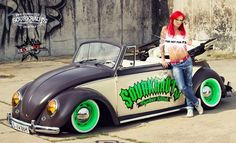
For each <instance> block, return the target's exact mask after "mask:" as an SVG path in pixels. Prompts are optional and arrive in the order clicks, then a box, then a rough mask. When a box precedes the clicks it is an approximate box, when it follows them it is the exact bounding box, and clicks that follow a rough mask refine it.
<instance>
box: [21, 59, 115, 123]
mask: <svg viewBox="0 0 236 143" xmlns="http://www.w3.org/2000/svg"><path fill="white" fill-rule="evenodd" d="M112 73H113V72H112V70H111V69H108V68H104V67H101V66H94V65H82V64H79V65H75V64H71V65H69V66H65V67H62V68H59V69H56V70H53V71H50V72H47V73H45V74H43V75H41V76H40V77H38V78H37V79H35V80H34V81H33V82H32V83H31V84H30V85H29V86H28V87H27V88H26V90H25V92H24V93H23V100H22V104H21V106H22V108H21V110H22V111H21V117H20V118H21V119H22V120H25V121H31V120H36V118H37V117H38V116H39V114H40V113H41V112H42V110H43V109H45V107H46V105H47V103H48V101H49V100H51V99H52V98H53V97H55V96H56V95H57V94H58V93H60V92H62V91H64V90H66V89H68V88H71V87H73V86H77V85H79V84H82V83H85V82H89V81H94V80H98V79H102V78H106V77H110V76H112V75H113V74H112Z"/></svg>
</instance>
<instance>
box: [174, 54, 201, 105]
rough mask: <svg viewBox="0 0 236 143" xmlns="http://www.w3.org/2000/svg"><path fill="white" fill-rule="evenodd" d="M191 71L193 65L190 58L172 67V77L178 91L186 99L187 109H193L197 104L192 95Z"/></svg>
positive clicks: (195, 98)
mask: <svg viewBox="0 0 236 143" xmlns="http://www.w3.org/2000/svg"><path fill="white" fill-rule="evenodd" d="M192 71H193V64H192V59H191V58H188V59H187V60H185V61H183V62H182V63H179V64H173V65H172V72H173V76H174V78H175V80H176V83H177V86H178V88H179V90H180V91H181V92H182V93H183V94H184V95H185V97H186V101H187V107H188V108H193V106H195V105H197V104H198V99H197V97H196V96H195V95H194V93H193V83H192Z"/></svg>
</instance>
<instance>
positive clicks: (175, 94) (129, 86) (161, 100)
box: [117, 61, 185, 117]
mask: <svg viewBox="0 0 236 143" xmlns="http://www.w3.org/2000/svg"><path fill="white" fill-rule="evenodd" d="M139 62H141V64H140V63H138V62H136V65H138V66H130V67H122V68H120V69H118V71H117V92H118V93H117V94H118V103H117V105H118V106H117V111H118V116H119V117H125V116H130V115H138V114H145V113H151V112H154V111H157V112H161V111H166V110H168V109H172V108H177V107H179V106H182V105H183V104H184V102H185V99H184V97H183V96H182V95H181V92H180V91H179V89H178V87H177V85H176V81H175V80H174V79H173V76H172V73H171V70H170V69H164V68H163V67H162V66H161V64H145V63H144V62H145V61H139ZM123 63H124V62H123ZM131 65H132V64H131ZM140 65H141V66H140Z"/></svg>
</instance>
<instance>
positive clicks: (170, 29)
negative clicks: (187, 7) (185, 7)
mask: <svg viewBox="0 0 236 143" xmlns="http://www.w3.org/2000/svg"><path fill="white" fill-rule="evenodd" d="M179 16H182V17H183V20H184V19H185V17H186V16H185V15H184V14H183V13H182V12H181V11H175V12H173V13H172V14H171V15H170V21H169V25H168V34H169V35H170V36H175V30H174V20H175V19H177V18H178V17H179ZM178 29H179V31H180V35H182V36H185V35H186V31H185V29H184V24H183V23H182V24H181V25H180V26H179V28H178Z"/></svg>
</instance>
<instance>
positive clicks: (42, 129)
mask: <svg viewBox="0 0 236 143" xmlns="http://www.w3.org/2000/svg"><path fill="white" fill-rule="evenodd" d="M7 122H8V124H9V125H10V126H11V127H12V122H14V123H17V124H20V125H23V126H27V127H28V128H29V131H30V133H32V134H33V133H45V134H59V132H60V128H58V127H47V126H39V125H35V124H34V122H35V120H32V121H31V123H27V122H23V121H20V120H18V119H15V118H13V117H12V113H7ZM12 128H13V127H12Z"/></svg>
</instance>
